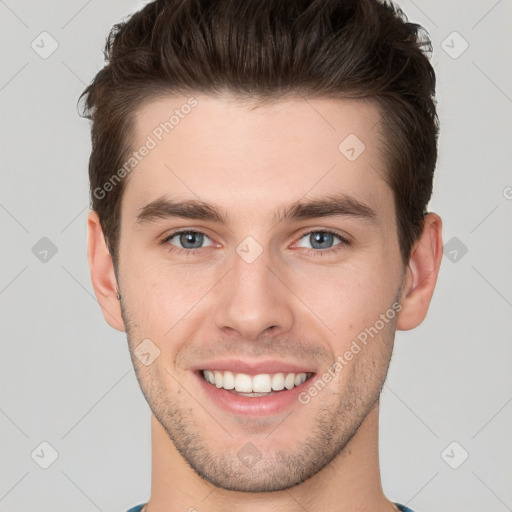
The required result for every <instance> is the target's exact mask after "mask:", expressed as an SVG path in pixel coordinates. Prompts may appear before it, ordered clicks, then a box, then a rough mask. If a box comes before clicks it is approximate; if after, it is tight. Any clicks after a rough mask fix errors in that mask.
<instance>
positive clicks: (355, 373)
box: [118, 95, 404, 491]
mask: <svg viewBox="0 0 512 512" xmlns="http://www.w3.org/2000/svg"><path fill="white" fill-rule="evenodd" d="M187 100H189V98H188V97H169V98H165V99H158V100H154V101H152V102H150V103H148V104H146V105H145V106H143V107H141V109H140V110H139V111H138V114H137V119H136V129H135V132H134V135H133V144H132V147H133V149H134V150H138V149H139V148H140V147H141V146H143V145H146V147H150V149H149V150H148V151H144V150H143V151H141V152H139V156H140V154H141V153H147V154H145V156H143V157H141V158H140V160H138V161H137V164H136V165H135V166H134V167H133V170H132V171H131V173H130V175H129V178H128V181H127V184H126V189H125V192H124V196H123V200H122V209H121V214H122V221H121V237H120V247H119V274H118V275H119V288H120V291H121V295H122V302H121V307H122V313H123V320H124V322H125V328H126V331H127V335H128V341H129V347H130V352H131V355H132V361H133V364H134V367H135V370H136V374H137V378H138V380H139V383H140V386H141V388H142V391H143V393H144V395H145V397H146V399H147V401H148V403H149V405H150V407H151V410H152V411H153V413H154V415H155V417H156V418H157V419H158V420H159V422H160V423H161V425H162V426H163V428H164V429H165V431H166V432H167V433H168V435H169V438H170V439H171V440H172V441H173V443H174V445H175V446H176V448H177V450H178V451H179V452H180V453H181V455H182V456H183V457H184V458H185V460H186V461H187V462H188V464H189V465H190V466H191V467H192V468H193V469H194V470H195V471H196V473H198V474H199V475H200V476H201V477H203V478H204V479H206V480H208V481H209V482H211V483H212V484H214V485H216V486H219V487H221V488H225V489H231V490H239V491H271V490H279V489H285V488H287V487H290V486H293V485H295V484H297V483H299V482H302V481H304V480H306V479H307V478H309V477H311V476H313V475H314V474H315V473H317V472H318V471H319V470H320V469H322V468H323V467H325V466H326V465H328V464H329V463H330V462H332V461H333V460H335V459H336V457H338V456H342V454H343V450H344V448H345V446H346V445H347V443H348V442H349V441H350V439H351V438H352V436H353V435H354V434H355V432H356V431H357V430H358V428H359V426H360V425H361V424H362V422H363V421H364V420H365V418H366V417H367V415H368V413H369V411H371V410H372V409H373V408H374V407H375V405H376V403H377V400H378V396H379V393H380V389H381V387H382V385H383V382H384V379H385V376H386V373H387V368H388V364H389V360H390V356H391V351H392V347H393V338H394V332H395V323H396V316H397V315H396V313H397V311H398V309H399V306H398V309H397V304H396V302H397V301H398V300H399V298H400V297H399V296H400V286H401V284H402V277H403V272H404V268H403V265H402V262H401V259H400V251H399V246H398V240H397V230H396V223H395V211H394V204H393V195H392V191H391V190H390V188H389V187H388V186H387V184H386V182H385V180H384V174H383V173H384V172H385V164H384V157H383V154H382V152H381V149H380V148H379V144H380V140H381V139H380V138H379V131H378V130H379V123H378V121H379V116H378V112H377V109H376V108H375V106H373V105H371V104H370V103H367V102H364V101H348V100H332V99H315V100H311V101H308V102H306V101H304V100H303V99H301V98H297V99H288V100H283V101H279V102H277V103H273V104H262V105H259V106H258V107H257V108H254V107H255V105H248V104H242V103H240V102H237V101H235V100H234V99H232V98H229V97H222V98H212V97H207V96H202V95H197V96H195V100H194V101H195V102H196V103H195V104H194V106H193V107H191V108H188V107H184V105H186V104H187ZM192 103H193V102H191V101H189V102H188V105H192ZM176 110H178V112H179V114H177V115H176V116H175V117H176V119H178V118H179V120H178V121H176V119H174V120H173V121H172V123H173V125H172V128H169V126H168V125H165V124H164V125H163V126H164V127H165V128H167V131H168V133H167V132H166V130H165V129H164V128H162V125H161V124H160V123H165V122H166V121H169V117H170V115H172V113H173V112H175V111H176ZM347 137H348V138H347ZM150 140H151V141H152V142H150ZM363 145H364V146H363ZM329 201H330V202H329ZM363 340H364V341H363ZM356 347H358V348H356ZM350 354H351V355H350ZM204 370H207V371H204ZM290 375H291V376H290ZM206 379H210V380H211V381H212V382H208V381H207V380H206ZM304 379H306V380H305V381H304ZM225 388H226V389H225ZM229 388H231V389H229Z"/></svg>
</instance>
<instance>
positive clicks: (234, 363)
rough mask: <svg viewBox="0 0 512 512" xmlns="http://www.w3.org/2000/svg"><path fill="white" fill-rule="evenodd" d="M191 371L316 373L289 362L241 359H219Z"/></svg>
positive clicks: (251, 373)
mask: <svg viewBox="0 0 512 512" xmlns="http://www.w3.org/2000/svg"><path fill="white" fill-rule="evenodd" d="M191 370H194V371H198V370H212V371H213V370H219V371H230V372H233V373H245V374H248V375H258V374H261V373H279V372H282V373H315V372H314V371H313V370H312V369H311V367H307V366H304V365H302V364H298V363H291V362H289V361H278V360H275V359H274V360H267V361H248V360H245V361H244V360H241V359H218V360H215V361H208V362H205V363H203V364H199V365H196V366H194V367H192V368H191Z"/></svg>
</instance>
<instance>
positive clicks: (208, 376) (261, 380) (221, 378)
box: [201, 370, 312, 397]
mask: <svg viewBox="0 0 512 512" xmlns="http://www.w3.org/2000/svg"><path fill="white" fill-rule="evenodd" d="M201 373H202V375H203V378H204V380H205V381H207V382H209V383H210V384H212V385H214V386H215V387H217V388H222V389H225V390H227V391H231V392H232V393H235V394H240V395H243V396H252V397H259V396H267V395H270V394H272V393H273V392H277V391H282V390H284V389H285V388H286V389H287V390H289V389H293V388H294V387H297V386H300V385H301V384H302V383H304V382H305V381H306V380H307V379H308V378H310V377H311V375H312V374H311V373H309V372H308V373H305V372H301V373H293V372H290V373H282V372H278V373H259V374H257V375H248V374H246V373H233V372H230V371H221V370H202V372H201Z"/></svg>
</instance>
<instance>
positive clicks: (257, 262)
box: [216, 237, 293, 340]
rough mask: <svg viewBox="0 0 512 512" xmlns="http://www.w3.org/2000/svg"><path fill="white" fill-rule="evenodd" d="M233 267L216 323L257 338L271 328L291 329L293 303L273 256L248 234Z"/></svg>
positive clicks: (248, 338) (219, 306)
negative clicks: (275, 272)
mask: <svg viewBox="0 0 512 512" xmlns="http://www.w3.org/2000/svg"><path fill="white" fill-rule="evenodd" d="M232 261H233V268H232V271H231V272H230V273H229V275H228V276H227V279H226V283H225V284H224V286H223V287H222V290H221V292H220V297H219V298H218V299H219V303H218V307H217V308H216V324H217V327H218V328H220V329H223V330H229V331H231V330H234V331H237V332H238V335H239V336H240V337H243V338H244V339H247V340H254V339H256V338H257V337H258V336H260V335H261V334H263V333H264V331H266V330H267V329H269V328H270V327H272V328H273V331H272V332H273V333H274V334H277V333H278V332H282V331H286V330H289V329H290V327H291V325H292V323H293V312H292V309H291V303H290V301H289V298H288V297H287V295H286V293H285V292H284V290H283V288H284V285H283V283H281V282H280V281H279V279H277V278H276V276H275V275H274V274H273V272H272V271H271V268H272V265H273V259H272V257H271V254H270V253H269V251H268V250H264V249H263V247H262V246H261V245H259V244H258V243H257V242H256V241H255V240H254V239H252V238H251V237H248V238H247V239H245V240H244V241H243V242H242V243H240V244H239V246H238V247H237V248H236V251H235V253H234V254H233V259H232Z"/></svg>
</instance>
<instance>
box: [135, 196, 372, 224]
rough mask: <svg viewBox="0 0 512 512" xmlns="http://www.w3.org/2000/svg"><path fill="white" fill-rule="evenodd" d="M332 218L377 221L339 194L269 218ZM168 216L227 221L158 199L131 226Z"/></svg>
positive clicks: (214, 212) (202, 207) (201, 207)
mask: <svg viewBox="0 0 512 512" xmlns="http://www.w3.org/2000/svg"><path fill="white" fill-rule="evenodd" d="M335 216H343V217H345V216H346V217H353V218H357V219H359V220H362V221H365V222H369V223H372V224H375V223H376V220H377V213H376V212H375V210H373V209H372V208H370V207H369V206H368V205H366V204H364V203H362V202H361V201H359V200H358V199H356V198H354V197H351V196H348V195H346V194H343V193H341V194H331V195H328V196H326V197H321V198H315V199H310V200H307V201H304V200H299V201H295V202H294V203H292V204H290V205H289V206H287V207H285V208H284V209H280V210H278V211H277V212H276V213H275V214H274V216H273V221H274V222H275V223H276V224H277V223H279V222H283V221H285V220H303V219H313V218H317V217H335ZM172 217H180V218H185V219H195V220H202V221H210V222H216V223H220V224H228V220H229V215H228V213H227V211H226V210H224V209H222V208H219V207H218V206H216V205H214V204H210V203H206V202H204V201H200V200H196V199H190V200H185V201H174V200H171V199H168V198H166V197H160V198H158V199H155V200H154V201H152V202H151V203H149V204H147V205H146V206H143V207H142V208H140V212H139V213H138V215H137V217H136V222H135V223H136V224H138V225H142V224H147V223H151V222H153V221H156V220H159V219H167V218H172Z"/></svg>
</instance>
